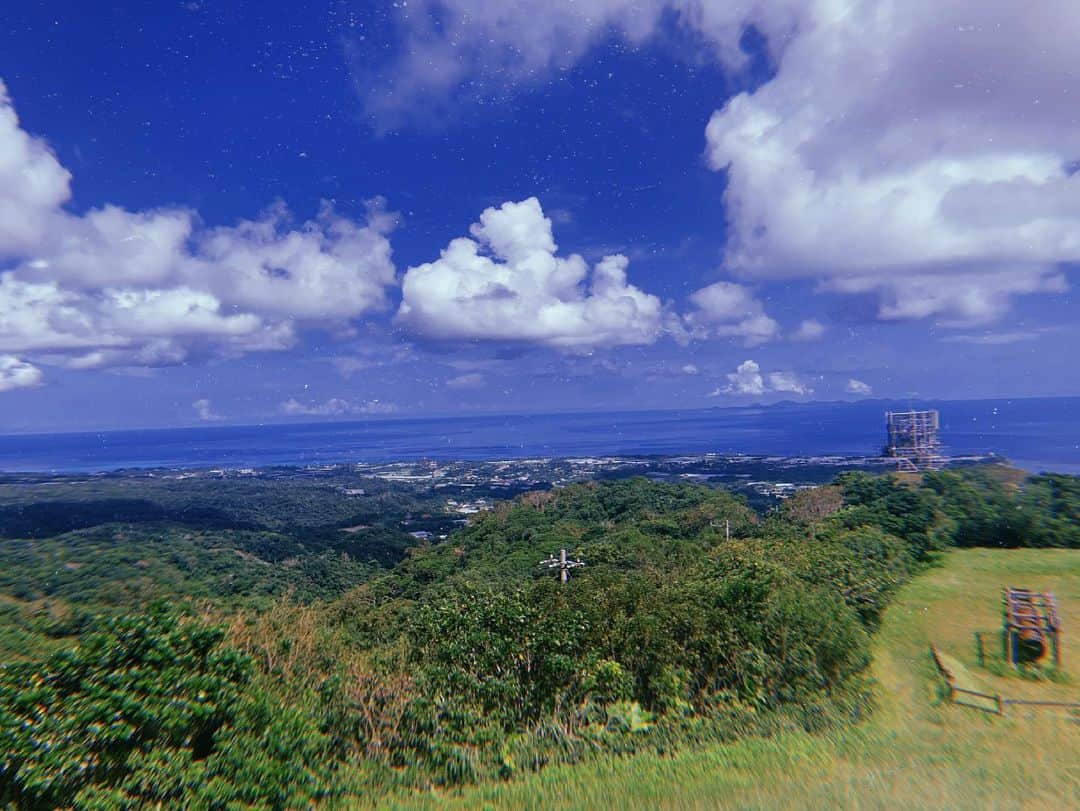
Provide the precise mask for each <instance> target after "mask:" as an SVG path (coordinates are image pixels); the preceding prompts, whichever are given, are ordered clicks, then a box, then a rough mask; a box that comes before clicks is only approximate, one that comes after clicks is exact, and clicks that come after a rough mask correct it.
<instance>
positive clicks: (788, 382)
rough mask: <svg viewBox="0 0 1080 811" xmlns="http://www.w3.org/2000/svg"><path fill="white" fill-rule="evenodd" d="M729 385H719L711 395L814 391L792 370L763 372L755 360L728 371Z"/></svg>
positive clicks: (804, 394)
mask: <svg viewBox="0 0 1080 811" xmlns="http://www.w3.org/2000/svg"><path fill="white" fill-rule="evenodd" d="M725 377H726V378H727V385H725V386H718V387H717V388H716V389H715V390H714V391H713V392H712V393H711V394H710V395H709V396H710V397H720V396H723V395H735V396H753V397H756V396H759V395H762V394H766V393H768V392H781V393H790V394H798V395H800V396H809V395H811V394H813V393H814V390H813V389H812V388H810V386H808V385H807V384H806V383H805V382H803V380H802V379H801V378H800V377H799V376H798V375H797V374H795V372H791V371H777V372H768V373H767V374H766V373H763V372H762V371H761V366H760V365H759V364H758V362H757V361H755V360H744V361H743V362H742V363H740V364H739V365H738V367H737V368H736V369H735V371H734V372H728V373H727V374H726V375H725Z"/></svg>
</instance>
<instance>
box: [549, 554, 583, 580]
mask: <svg viewBox="0 0 1080 811" xmlns="http://www.w3.org/2000/svg"><path fill="white" fill-rule="evenodd" d="M540 565H541V566H544V567H545V568H547V569H558V570H559V582H560V583H565V582H566V581H567V580H569V579H570V570H571V569H576V568H578V567H579V566H584V565H585V561H583V560H570V559H569V558H568V557H567V556H566V550H565V549H560V550H559V556H558V557H555V555H552V556H551V557H549V558H545V559H544V560H542V561H540Z"/></svg>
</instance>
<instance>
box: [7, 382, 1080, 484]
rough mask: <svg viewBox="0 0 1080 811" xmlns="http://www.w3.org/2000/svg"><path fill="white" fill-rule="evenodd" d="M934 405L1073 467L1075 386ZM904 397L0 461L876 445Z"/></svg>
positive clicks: (156, 435)
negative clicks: (1063, 393) (1067, 390)
mask: <svg viewBox="0 0 1080 811" xmlns="http://www.w3.org/2000/svg"><path fill="white" fill-rule="evenodd" d="M915 406H916V407H931V408H937V409H939V410H940V411H941V418H942V431H941V433H942V440H943V442H944V444H945V445H946V451H947V452H949V453H951V454H955V455H966V454H985V453H996V454H1000V455H1003V456H1006V457H1008V458H1009V459H1010V460H1012V461H1013V463H1015V464H1017V465H1018V466H1020V467H1024V468H1025V469H1028V470H1032V471H1038V470H1049V471H1058V472H1070V473H1080V398H1076V397H1071V398H1065V397H1062V398H1041V399H1014V400H1006V399H1002V400H962V401H947V402H929V403H916V404H915ZM907 407H909V404H908V403H906V402H905V403H892V402H886V401H882V400H876V401H861V402H857V403H798V404H797V403H790V404H787V403H782V404H778V405H772V406H767V407H760V406H758V407H746V408H713V409H697V410H685V411H638V412H632V411H626V412H608V413H571V414H531V415H508V416H469V417H448V418H424V419H415V418H413V419H386V418H383V419H371V420H366V421H362V422H321V423H307V424H276V425H259V426H218V427H201V426H200V427H193V428H170V429H154V430H133V431H107V432H95V433H65V434H28V435H8V436H0V470H4V471H56V472H61V471H67V472H88V471H107V470H117V469H122V468H147V467H168V468H190V467H229V468H236V467H266V466H271V465H312V464H320V463H329V462H378V461H390V460H410V459H421V458H427V459H463V460H484V459H514V458H526V457H575V456H615V455H678V454H700V453H725V454H726V453H746V454H754V455H759V454H760V455H770V456H820V455H831V454H838V455H854V456H862V455H874V454H877V453H878V452H879V451H880V449H881V446H882V445H883V441H884V412H885V411H886V410H887V409H890V408H891V409H894V410H895V409H906V408H907Z"/></svg>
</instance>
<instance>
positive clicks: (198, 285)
mask: <svg viewBox="0 0 1080 811" xmlns="http://www.w3.org/2000/svg"><path fill="white" fill-rule="evenodd" d="M70 181H71V175H70V173H69V172H68V171H67V170H66V169H64V167H63V166H61V165H60V163H59V161H58V160H57V159H56V157H55V155H54V154H53V153H52V152H51V151H50V150H49V148H48V146H47V145H46V143H45V142H44V141H43V140H42V139H40V138H38V137H35V136H32V135H30V134H29V133H27V132H26V131H25V130H23V129H22V127H21V126H20V124H19V120H18V117H17V116H16V114H15V109H14V106H13V104H12V102H11V99H10V98H9V96H8V94H7V91H6V89H5V86H4V85H3V83H2V82H0V353H5V356H9V355H10V356H14V355H16V354H17V355H18V356H19V357H20V358H24V361H23V362H36V361H38V360H39V359H40V361H41V362H43V363H46V364H49V365H59V366H66V367H68V368H76V369H85V368H93V367H100V366H118V365H165V364H174V363H179V362H182V361H184V360H186V359H188V358H191V357H193V356H200V355H210V354H224V355H236V354H242V353H245V352H256V351H273V350H280V349H285V348H288V347H290V346H292V345H293V344H294V343H295V342H296V337H297V336H296V333H297V329H298V328H302V327H308V326H311V327H325V328H328V329H335V328H340V325H341V324H342V323H344V322H347V321H348V320H349V319H353V318H356V317H357V316H360V315H362V314H364V313H366V312H369V311H371V310H374V309H378V308H385V307H386V306H387V305H388V301H387V298H386V295H385V290H386V288H387V287H390V286H392V285H393V284H394V283H395V278H394V266H393V263H392V262H391V259H390V244H389V241H388V240H387V238H386V234H387V233H388V232H389V231H390V229H391V228H392V226H393V219H392V217H390V216H388V215H387V214H385V213H383V212H382V210H381V208H380V207H379V206H378V204H375V205H373V207H372V208H371V209H370V210H369V212H368V216H367V219H366V221H365V222H363V223H358V222H354V221H352V220H349V219H346V218H344V217H342V216H340V215H338V214H336V213H335V212H334V211H333V210H332V208H331V207H330V206H329V205H324V207H323V209H322V211H321V212H320V213H319V215H318V217H316V218H315V219H313V220H311V221H308V222H304V223H300V224H296V223H294V222H293V221H292V219H291V215H290V214H289V212H288V209H286V208H285V206H284V205H283V204H280V203H279V204H276V205H274V206H272V207H271V208H270V209H268V210H267V211H266V212H265V213H264V214H263V215H262V216H261V217H260V218H259V219H257V220H251V221H242V222H240V223H239V224H237V225H233V226H226V227H219V228H211V229H207V228H204V227H202V226H201V225H200V224H199V218H198V215H197V214H196V213H195V212H193V211H189V210H186V209H180V208H161V209H156V210H152V211H128V210H126V209H124V208H122V207H120V206H116V205H111V204H106V205H104V206H101V207H99V208H93V209H90V210H89V211H87V212H86V213H84V214H81V215H75V214H72V213H70V212H69V211H67V210H66V209H65V208H64V206H65V204H66V203H67V202H68V201H69V199H70V196H71V194H70ZM33 368H35V375H36V377H35V380H40V375H41V373H40V371H39V370H37V369H36V367H33Z"/></svg>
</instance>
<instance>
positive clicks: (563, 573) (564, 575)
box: [559, 549, 570, 583]
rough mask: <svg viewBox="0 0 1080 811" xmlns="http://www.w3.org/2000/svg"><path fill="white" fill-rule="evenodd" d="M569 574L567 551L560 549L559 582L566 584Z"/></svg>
mask: <svg viewBox="0 0 1080 811" xmlns="http://www.w3.org/2000/svg"><path fill="white" fill-rule="evenodd" d="M569 574H570V572H569V570H568V569H567V568H566V550H565V549H560V550H559V582H560V583H565V582H566V578H567V575H569Z"/></svg>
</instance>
